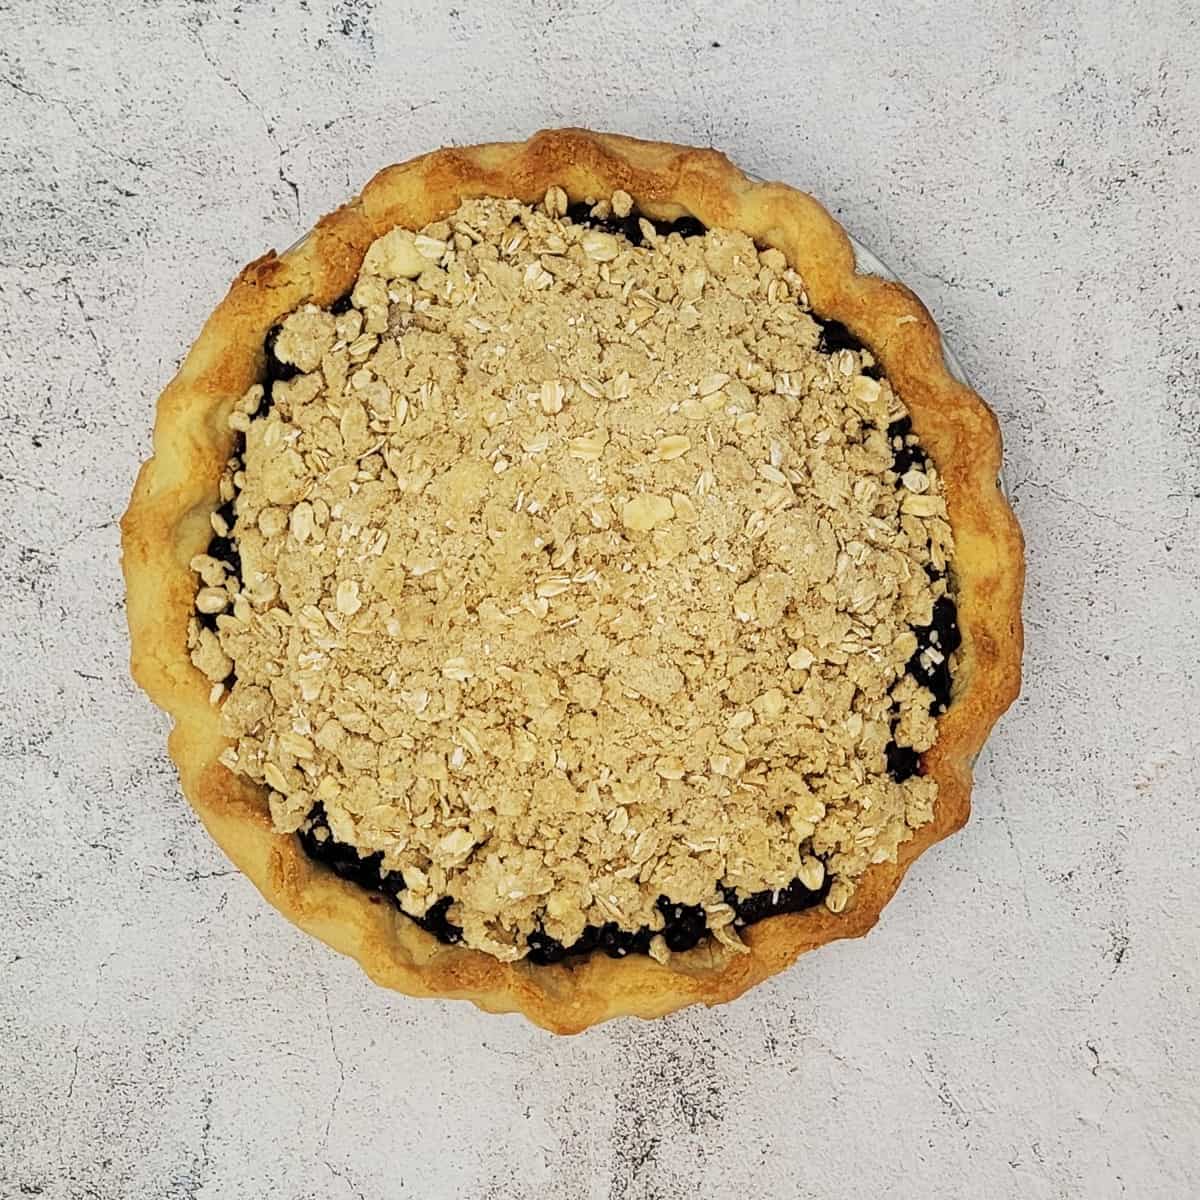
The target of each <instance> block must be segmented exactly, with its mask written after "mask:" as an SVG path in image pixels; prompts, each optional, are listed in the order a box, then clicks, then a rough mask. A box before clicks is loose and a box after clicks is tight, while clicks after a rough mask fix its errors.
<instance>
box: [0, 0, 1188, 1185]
mask: <svg viewBox="0 0 1200 1200" xmlns="http://www.w3.org/2000/svg"><path fill="white" fill-rule="evenodd" d="M1135 9H1136V15H1132V14H1134V11H1135ZM1119 10H1127V11H1128V12H1129V13H1130V14H1131V15H1130V16H1129V17H1128V18H1127V19H1119V18H1118V17H1117V12H1118V11H1119ZM655 12H658V13H659V15H658V16H655V15H654V13H655ZM418 13H419V14H421V15H417V14H418ZM1197 61H1200V25H1198V24H1197V15H1196V8H1195V5H1194V4H1193V3H1191V2H1190V0H1175V2H1172V0H1144V2H1143V3H1140V4H1138V5H1136V6H1133V5H1121V4H1113V3H1111V2H1108V0H1095V2H1094V3H1086V2H1082V0H1060V2H1058V3H1055V4H1049V3H1044V2H1043V0H1006V2H1001V0H993V2H987V0H973V2H970V3H955V4H952V3H949V2H946V3H934V2H925V3H921V4H898V3H894V2H893V0H875V2H874V3H871V4H866V3H860V2H859V0H841V2H839V3H836V4H834V3H802V4H795V3H790V4H783V3H770V4H768V3H749V2H743V3H732V4H731V3H712V2H710V0H695V2H694V3H691V4H689V5H687V6H686V7H684V6H672V7H671V8H670V10H669V11H668V9H667V7H666V6H665V5H664V6H658V5H642V4H635V3H633V2H632V0H610V2H608V3H604V4H596V3H592V4H589V3H586V2H582V3H579V2H577V3H561V2H552V3H543V4H532V3H529V4H525V3H515V2H509V3H503V4H499V3H492V4H488V5H483V4H475V3H467V0H460V3H459V4H458V5H457V6H455V7H448V6H444V5H427V4H420V5H417V4H399V3H396V4H384V3H382V2H381V3H372V2H371V0H340V2H337V3H329V2H327V0H301V2H300V3H299V4H297V5H292V4H284V3H282V2H280V3H277V4H272V3H255V2H252V0H244V2H243V3H230V2H229V0H212V2H210V3H198V2H197V3H185V2H183V0H164V2H163V3H152V2H151V0H143V2H141V3H126V4H105V3H101V2H98V0H81V2H71V3H68V2H66V0H43V2H39V3H33V2H32V0H15V2H14V0H8V2H7V3H5V2H3V0H0V432H2V435H3V436H2V437H0V501H2V502H3V505H4V508H5V511H6V513H7V519H6V520H5V521H4V523H3V526H2V528H0V583H2V593H0V594H2V595H3V606H4V615H3V620H2V621H0V685H2V695H3V697H4V715H3V719H2V724H0V758H2V764H0V813H2V816H3V829H4V833H3V836H2V837H0V910H2V911H3V914H4V915H3V920H2V921H0V1057H2V1074H0V1195H3V1196H4V1197H6V1198H7V1197H24V1196H44V1197H54V1198H56V1200H57V1198H59V1197H63V1198H65V1197H94V1198H96V1200H116V1198H119V1197H120V1198H124V1197H159V1196H162V1197H180V1198H182V1197H189V1198H195V1200H200V1198H210V1200H213V1198H226V1197H242V1196H246V1197H250V1196H272V1197H334V1198H337V1197H341V1196H346V1197H372V1198H374V1197H392V1196H413V1197H451V1196H463V1197H504V1198H526V1197H529V1198H532V1197H539V1198H541V1197H566V1198H575V1197H588V1198H589V1200H597V1198H602V1197H612V1198H617V1197H630V1198H652V1197H653V1198H667V1197H682V1196H692V1195H696V1196H706V1197H707V1196H712V1197H716V1198H718V1200H721V1198H724V1197H740V1196H772V1197H775V1196H778V1197H796V1196H805V1197H822V1198H823V1197H841V1196H847V1195H857V1196H862V1195H896V1196H917V1195H920V1196H923V1197H934V1198H937V1197H946V1198H950V1197H955V1198H956V1197H959V1196H962V1195H973V1196H980V1197H1009V1196H1013V1197H1016V1196H1020V1197H1023V1198H1040V1197H1076V1196H1087V1197H1089V1198H1097V1197H1109V1196H1114V1197H1115V1196H1121V1195H1125V1194H1128V1195H1130V1196H1135V1197H1184V1196H1191V1195H1195V1194H1197V1192H1198V1191H1200V1167H1198V1166H1197V1153H1198V1137H1200V1134H1198V1131H1200V1099H1198V1093H1197V1082H1196V1081H1197V1079H1198V1078H1200V1043H1198V1033H1197V1025H1196V1013H1197V1002H1198V999H1200V997H1198V995H1197V988H1198V985H1200V967H1198V962H1200V953H1198V951H1200V936H1198V932H1197V930H1198V924H1200V923H1198V921H1197V917H1198V915H1200V905H1198V900H1197V895H1198V893H1200V861H1198V860H1200V836H1198V833H1197V824H1198V818H1197V800H1198V798H1200V796H1198V793H1200V787H1198V783H1200V780H1198V777H1197V767H1196V751H1197V748H1198V736H1197V732H1196V722H1197V718H1198V716H1200V682H1198V680H1197V673H1196V662H1197V658H1198V655H1197V651H1198V649H1200V646H1198V637H1197V632H1196V631H1197V628H1198V627H1200V605H1198V602H1197V580H1198V576H1200V536H1198V535H1200V500H1198V496H1200V392H1198V385H1197V379H1198V378H1200V349H1198V346H1200V341H1198V339H1197V333H1198V331H1200V321H1198V307H1200V287H1198V285H1197V282H1196V280H1197V276H1196V262H1197V261H1198V259H1200V159H1198V155H1197V133H1196V131H1197V129H1200V71H1198V69H1197V67H1196V65H1195V64H1196V62H1197ZM564 123H581V124H594V125H597V126H600V127H607V128H614V129H623V130H626V131H629V132H631V133H637V134H643V135H649V136H660V137H665V138H669V139H678V140H684V141H694V142H700V143H712V144H715V145H717V146H720V147H722V148H724V149H726V150H727V151H728V152H729V153H730V154H731V155H732V156H733V157H734V158H736V159H737V160H739V161H741V162H742V163H744V164H746V165H747V166H751V167H754V168H756V169H757V170H758V171H760V172H762V173H764V174H767V175H772V176H777V177H780V178H784V179H788V180H792V181H795V182H797V183H800V184H802V185H805V186H807V187H808V188H810V189H811V190H813V191H814V192H816V193H817V194H818V195H820V196H822V197H823V198H824V199H825V200H826V201H827V202H828V203H829V205H830V206H831V207H832V208H833V209H834V210H835V211H836V212H837V213H838V214H840V216H841V217H842V219H843V220H844V221H845V222H846V223H847V224H848V225H849V226H850V227H851V228H852V229H853V230H855V231H856V232H858V233H859V234H860V235H861V236H862V237H863V238H864V240H865V241H867V242H868V244H870V245H872V246H873V247H875V248H876V249H877V250H878V251H879V252H880V253H881V254H882V255H883V256H884V257H885V258H886V259H887V260H889V261H890V262H891V263H892V264H893V265H894V266H895V267H896V268H897V269H898V271H899V272H900V273H901V274H902V275H903V277H904V278H906V279H907V280H908V281H909V282H910V283H911V284H912V285H913V286H914V287H915V288H916V289H917V291H918V292H919V293H920V294H921V296H922V297H923V298H924V299H925V300H926V301H927V303H929V304H930V306H931V307H932V308H933V310H934V311H935V313H936V314H937V315H938V316H939V318H940V319H941V320H942V322H943V324H944V328H945V329H946V331H947V333H948V336H949V338H950V339H951V341H952V343H953V345H954V346H955V347H956V348H957V349H958V351H959V352H960V354H961V357H962V359H963V361H964V363H965V365H966V367H967V369H968V370H969V372H970V373H971V375H972V377H973V378H974V379H975V380H976V382H977V384H978V386H979V388H980V390H981V391H982V392H983V393H984V394H985V395H986V396H988V397H989V398H990V400H991V402H992V403H993V405H994V406H995V408H996V410H997V412H998V413H999V415H1000V417H1001V419H1002V421H1003V425H1004V429H1005V433H1006V437H1007V454H1008V472H1009V479H1010V481H1011V486H1012V492H1013V496H1014V500H1015V504H1016V507H1017V509H1018V511H1019V513H1020V516H1021V519H1022V521H1023V522H1024V525H1025V528H1026V531H1027V535H1028V540H1029V547H1030V549H1029V570H1030V579H1029V593H1028V604H1027V610H1026V616H1027V626H1028V641H1029V646H1028V672H1027V684H1026V688H1025V694H1024V696H1023V697H1022V699H1021V700H1020V702H1019V703H1018V704H1017V706H1016V707H1015V708H1014V710H1013V711H1012V712H1011V713H1010V715H1009V716H1008V718H1007V719H1006V720H1005V722H1004V723H1003V725H1002V726H1001V728H1000V729H999V731H998V733H997V734H996V736H995V738H994V740H993V742H992V743H991V745H990V747H989V749H988V751H987V753H986V755H985V757H984V759H983V760H982V761H981V763H980V767H979V772H978V775H979V779H978V789H977V794H976V815H975V817H974V819H973V821H972V823H971V825H970V826H969V827H968V829H967V831H966V832H965V833H964V834H963V835H962V836H960V837H959V838H957V839H956V840H954V841H953V842H952V843H950V844H948V845H946V846H943V847H941V848H939V849H938V850H937V851H935V852H933V853H931V854H930V855H929V856H927V857H926V858H925V859H924V860H923V861H922V862H921V863H920V864H919V865H918V868H917V869H916V870H914V871H913V873H912V875H911V876H910V878H909V881H908V883H907V884H906V886H905V887H904V889H903V891H902V893H901V896H900V898H899V899H897V900H896V902H895V903H894V904H893V905H892V907H891V908H890V909H889V910H888V912H887V914H886V916H885V919H884V920H883V922H882V924H881V926H880V927H879V928H878V929H877V930H876V932H875V933H873V934H872V935H871V936H870V937H869V938H868V939H866V940H865V941H863V942H860V943H857V944H853V945H840V946H836V947H833V948H830V949H828V950H826V951H824V952H822V953H820V954H817V955H814V956H810V957H809V958H807V959H806V960H804V961H802V962H801V963H800V964H799V965H798V966H797V967H796V968H795V969H793V970H792V971H791V972H789V973H788V974H786V975H785V976H784V977H782V978H780V979H778V980H775V981H773V982H772V983H770V984H768V985H766V986H764V987H762V988H761V989H759V990H758V991H757V992H755V993H753V994H752V995H750V996H749V997H747V998H745V999H744V1000H742V1001H741V1002H739V1003H737V1004H734V1005H732V1006H730V1007H727V1008H725V1009H721V1010H717V1011H714V1012H695V1011H693V1012H686V1013H683V1014H680V1015H677V1016H675V1017H673V1018H671V1019H668V1020H665V1021H662V1022H660V1023H658V1024H654V1025H642V1024H632V1023H619V1024H614V1025H609V1026H607V1027H604V1028H601V1029H600V1030H598V1031H595V1032H593V1033H591V1034H588V1035H584V1036H582V1037H579V1038H576V1039H573V1040H553V1039H551V1038H550V1037H548V1036H547V1035H544V1034H542V1033H540V1032H538V1031H536V1030H534V1029H532V1028H530V1027H529V1026H527V1025H526V1024H524V1023H523V1022H522V1021H520V1020H519V1019H517V1018H495V1017H487V1016H483V1015H481V1014H479V1013H476V1012H475V1011H474V1010H472V1009H469V1008H467V1007H466V1006H462V1005H449V1004H438V1003H418V1002H414V1001H409V1000H406V999H404V998H402V997H394V996H391V995H388V994H385V993H383V992H380V991H377V990H375V989H374V988H373V987H372V986H370V985H369V984H368V983H367V982H366V980H365V979H364V978H363V977H362V976H361V975H360V974H359V972H358V970H357V968H356V967H355V966H354V965H353V964H352V963H350V962H348V961H343V960H341V959H338V958H335V957H334V956H333V955H332V954H330V953H328V952H327V951H325V950H324V949H323V948H321V947H320V946H318V945H317V944H315V943H313V942H310V941H308V940H307V939H306V938H304V937H303V936H302V935H301V934H299V933H298V932H296V931H295V930H293V929H292V928H291V927H290V926H288V925H286V924H285V923H284V922H283V920H282V919H281V918H279V917H277V916H276V915H275V914H274V913H273V912H272V911H271V910H269V909H268V908H267V907H266V906H265V905H264V903H263V902H262V901H261V900H260V899H259V897H258V895H257V894H256V893H255V892H254V891H253V889H252V888H251V887H250V885H249V884H247V883H246V882H245V881H244V880H243V879H242V878H241V877H240V876H238V875H237V874H234V873H232V872H231V871H230V870H229V869H228V866H227V864H226V862H225V861H224V859H223V858H222V856H221V855H220V853H219V852H218V851H217V850H216V849H215V848H214V847H213V846H212V845H211V844H210V843H209V842H208V840H207V839H206V838H205V836H204V835H203V833H202V832H201V830H200V829H199V828H198V826H197V824H196V822H195V821H194V820H193V819H192V817H191V815H190V813H189V811H188V809H187V807H186V806H185V804H184V803H183V801H182V800H181V798H180V795H179V792H178V790H177V786H176V780H175V776H174V773H173V771H172V769H171V767H170V765H169V764H168V761H167V759H166V756H165V753H164V749H163V746H164V738H165V735H166V723H165V721H164V720H163V718H162V717H161V716H160V715H158V714H157V713H156V712H154V711H152V709H151V708H150V706H149V704H148V703H147V701H146V700H145V699H144V698H143V697H142V696H141V695H140V694H139V693H138V692H137V691H135V689H134V688H133V686H132V684H131V683H130V682H129V680H128V678H127V675H126V670H125V661H126V654H127V647H126V637H125V630H124V618H123V612H122V601H121V584H120V577H119V573H118V566H117V531H116V526H115V516H116V514H117V513H118V512H119V511H120V510H121V509H122V508H123V506H124V504H125V499H126V495H127V493H128V490H129V487H130V484H131V481H132V478H133V473H134V470H135V467H136V465H137V463H138V462H139V460H140V459H141V458H142V457H143V456H144V455H145V453H146V452H147V448H148V444H149V442H148V428H149V423H150V417H151V411H152V405H153V402H154V397H155V396H156V394H157V392H158V390H159V389H160V388H161V387H162V385H163V384H164V383H165V382H166V380H167V379H168V378H169V377H170V375H171V373H172V371H173V370H174V368H175V365H176V363H177V361H178V358H179V356H180V354H181V351H182V350H183V349H184V348H185V347H186V345H187V344H188V343H189V342H190V340H191V339H192V337H193V336H194V334H195V332H196V330H197V328H198V326H199V324H200V322H201V320H202V318H203V317H204V315H205V314H206V313H207V311H208V310H209V309H210V307H211V306H212V304H213V303H214V302H215V300H216V299H217V297H218V296H219V295H220V294H221V292H222V291H223V289H224V287H225V285H226V283H227V282H228V280H229V279H230V278H231V276H232V275H233V273H234V272H235V271H236V269H237V268H238V267H239V266H240V265H241V264H242V263H244V262H245V261H247V260H249V259H250V258H252V257H254V256H256V255H258V254H259V253H260V252H261V251H262V250H263V249H264V248H265V247H267V246H272V245H274V246H283V245H286V244H287V243H288V242H290V241H291V240H292V239H293V238H294V236H295V235H296V234H297V232H298V231H300V230H302V229H303V228H306V227H307V226H308V225H309V224H310V223H311V222H312V221H313V220H314V219H315V218H316V217H317V216H318V215H319V214H321V213H322V212H324V211H326V210H327V209H329V208H330V207H331V206H333V205H335V204H336V203H337V202H338V201H340V200H341V199H343V198H344V197H345V196H346V195H347V194H349V193H350V192H351V191H353V190H354V189H355V187H356V186H357V185H358V184H359V183H360V182H361V181H363V180H365V179H366V177H367V176H369V175H370V174H371V173H372V172H373V171H374V170H375V169H376V168H377V167H379V166H380V165H382V164H384V163H387V162H390V161H393V160H396V159H401V158H404V157H407V156H408V155H410V154H412V153H415V152H417V151H420V150H423V149H426V148H429V147H431V146H433V145H435V144H439V143H443V142H447V141H459V142H462V141H471V140H479V139H485V138H499V137H510V136H511V137H518V136H523V135H524V134H526V133H527V132H529V131H530V130H532V129H534V128H537V127H539V126H543V125H548V124H564Z"/></svg>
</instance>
